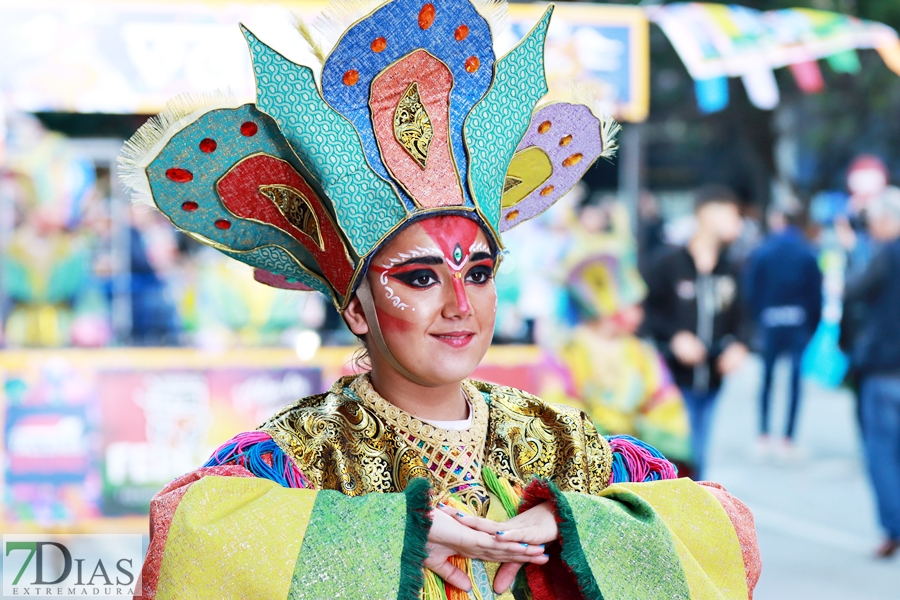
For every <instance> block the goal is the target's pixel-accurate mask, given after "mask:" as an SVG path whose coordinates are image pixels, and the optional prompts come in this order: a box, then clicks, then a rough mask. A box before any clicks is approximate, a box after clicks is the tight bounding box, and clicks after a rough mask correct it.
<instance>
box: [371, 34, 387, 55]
mask: <svg viewBox="0 0 900 600" xmlns="http://www.w3.org/2000/svg"><path fill="white" fill-rule="evenodd" d="M385 48H387V40H386V39H384V38H383V37H377V38H375V39H374V40H372V52H382V51H383V50H384V49H385Z"/></svg>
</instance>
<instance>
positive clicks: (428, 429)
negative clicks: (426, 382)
mask: <svg viewBox="0 0 900 600" xmlns="http://www.w3.org/2000/svg"><path fill="white" fill-rule="evenodd" d="M462 387H463V391H464V392H465V393H466V395H467V396H468V397H469V402H471V404H472V411H473V413H474V414H473V418H472V426H471V427H469V429H461V430H458V429H443V428H440V427H435V426H434V425H432V424H430V423H427V422H425V421H422V420H420V419H417V418H416V417H414V416H412V415H411V414H409V413H408V412H406V411H404V410H401V409H400V408H398V407H396V406H394V405H393V404H391V403H390V402H388V401H387V400H385V399H384V398H383V397H382V396H381V395H380V394H379V393H378V392H376V391H375V389H374V388H373V387H372V381H371V379H370V378H369V375H368V374H364V375H361V376H359V377H357V378H356V380H355V381H353V382H352V383H351V384H350V388H351V389H352V390H353V391H354V392H355V393H356V395H357V396H359V398H360V399H361V400H362V402H363V404H365V405H366V406H367V407H368V408H369V409H370V410H372V411H374V412H375V414H377V415H378V416H379V417H380V418H381V419H383V420H384V421H385V423H387V424H388V425H389V426H391V427H393V428H394V430H395V431H396V433H397V436H398V438H399V439H401V440H403V442H404V443H405V444H406V445H407V447H408V448H409V450H411V451H412V452H414V453H416V454H418V455H419V456H420V457H421V460H422V463H423V465H424V467H425V468H426V469H428V471H429V472H430V473H431V476H432V477H434V479H435V481H436V482H437V483H438V486H439V489H438V490H437V492H438V495H439V496H443V495H445V494H447V493H453V494H457V495H459V496H460V498H461V499H462V500H463V502H464V503H465V504H467V505H469V506H472V507H473V508H475V509H476V512H480V509H481V507H482V506H483V504H484V502H485V500H486V499H487V496H486V494H485V492H484V488H483V486H482V482H481V467H482V465H483V464H484V446H485V443H486V440H487V430H488V416H489V412H490V411H489V409H488V405H487V402H485V400H484V396H483V395H482V394H481V392H479V391H478V389H477V388H476V387H475V386H474V385H473V384H472V383H471V382H469V381H468V380H466V381H463V382H462Z"/></svg>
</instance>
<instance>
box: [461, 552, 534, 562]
mask: <svg viewBox="0 0 900 600" xmlns="http://www.w3.org/2000/svg"><path fill="white" fill-rule="evenodd" d="M473 558H480V559H481V560H483V561H486V562H498V563H508V562H514V563H519V564H525V563H533V564H536V565H542V564H544V563H546V562H547V560H548V557H547V555H546V554H538V555H534V556H526V555H523V554H520V555H513V554H506V553H503V552H485V553H483V554H480V555H479V556H476V557H473Z"/></svg>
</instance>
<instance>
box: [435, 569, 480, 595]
mask: <svg viewBox="0 0 900 600" xmlns="http://www.w3.org/2000/svg"><path fill="white" fill-rule="evenodd" d="M429 568H430V569H431V570H432V571H434V572H435V573H436V574H437V576H438V577H440V578H441V579H443V580H444V581H446V582H447V583H449V584H450V585H452V586H453V587H456V588H459V589H461V590H462V591H464V592H468V591H469V590H471V589H472V582H471V581H470V580H469V576H468V575H466V574H465V573H464V572H463V571H461V570H460V569H458V568H457V567H455V566H453V565H452V564H450V562H449V561H444V562H443V563H441V564H439V565H435V566H433V567H429Z"/></svg>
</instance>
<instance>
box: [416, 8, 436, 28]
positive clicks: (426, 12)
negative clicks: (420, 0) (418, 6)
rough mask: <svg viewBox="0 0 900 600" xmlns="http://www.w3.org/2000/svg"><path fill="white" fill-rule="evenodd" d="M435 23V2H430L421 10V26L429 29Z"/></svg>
mask: <svg viewBox="0 0 900 600" xmlns="http://www.w3.org/2000/svg"><path fill="white" fill-rule="evenodd" d="M433 24H434V4H432V3H430V2H429V3H428V4H426V5H425V6H423V7H422V10H420V11H419V27H420V28H421V29H428V28H429V27H431V26H432V25H433Z"/></svg>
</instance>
